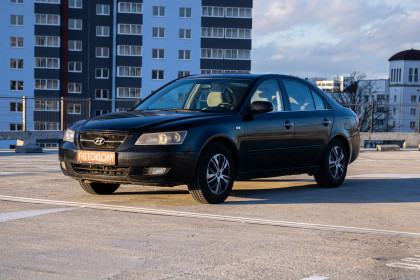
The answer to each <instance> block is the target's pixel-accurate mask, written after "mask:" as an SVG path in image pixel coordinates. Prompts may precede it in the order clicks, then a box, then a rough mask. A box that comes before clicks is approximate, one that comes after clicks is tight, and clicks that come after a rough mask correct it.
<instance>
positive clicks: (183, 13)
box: [179, 8, 192, 18]
mask: <svg viewBox="0 0 420 280" xmlns="http://www.w3.org/2000/svg"><path fill="white" fill-rule="evenodd" d="M191 11H192V9H191V8H179V17H180V18H191V17H192V12H191Z"/></svg>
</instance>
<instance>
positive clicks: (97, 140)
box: [93, 137, 105, 146]
mask: <svg viewBox="0 0 420 280" xmlns="http://www.w3.org/2000/svg"><path fill="white" fill-rule="evenodd" d="M93 143H95V145H97V146H101V145H103V144H105V138H102V137H98V138H95V140H93Z"/></svg>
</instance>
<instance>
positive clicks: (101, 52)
mask: <svg viewBox="0 0 420 280" xmlns="http://www.w3.org/2000/svg"><path fill="white" fill-rule="evenodd" d="M96 57H99V58H108V57H109V48H105V47H97V48H96Z"/></svg>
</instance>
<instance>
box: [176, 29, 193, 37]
mask: <svg viewBox="0 0 420 280" xmlns="http://www.w3.org/2000/svg"><path fill="white" fill-rule="evenodd" d="M179 39H191V29H183V28H180V29H179Z"/></svg>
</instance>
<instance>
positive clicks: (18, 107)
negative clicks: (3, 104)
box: [10, 102, 23, 112]
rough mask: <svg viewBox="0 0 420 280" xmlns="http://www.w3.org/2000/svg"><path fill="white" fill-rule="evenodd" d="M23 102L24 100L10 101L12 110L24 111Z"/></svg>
mask: <svg viewBox="0 0 420 280" xmlns="http://www.w3.org/2000/svg"><path fill="white" fill-rule="evenodd" d="M22 111H23V103H22V102H10V112H22Z"/></svg>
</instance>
